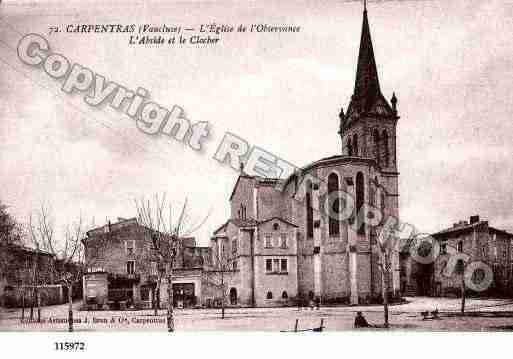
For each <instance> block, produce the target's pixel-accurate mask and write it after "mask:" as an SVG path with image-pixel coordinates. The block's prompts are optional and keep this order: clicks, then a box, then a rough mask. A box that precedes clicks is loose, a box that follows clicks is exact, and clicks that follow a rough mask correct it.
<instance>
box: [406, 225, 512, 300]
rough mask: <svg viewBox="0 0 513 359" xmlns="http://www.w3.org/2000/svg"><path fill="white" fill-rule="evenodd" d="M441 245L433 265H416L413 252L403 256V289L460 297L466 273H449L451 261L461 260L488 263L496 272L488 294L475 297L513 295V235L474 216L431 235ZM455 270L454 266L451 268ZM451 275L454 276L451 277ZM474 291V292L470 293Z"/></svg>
mask: <svg viewBox="0 0 513 359" xmlns="http://www.w3.org/2000/svg"><path fill="white" fill-rule="evenodd" d="M431 236H432V238H434V239H435V240H436V241H437V243H438V245H439V248H440V250H439V255H438V256H436V258H435V260H434V261H433V262H432V263H427V264H422V263H416V262H415V261H414V260H413V259H412V258H411V256H410V255H409V253H407V252H404V253H402V254H401V268H402V272H403V273H402V276H401V282H402V285H401V288H402V290H403V291H404V292H408V294H409V295H431V296H460V295H461V294H460V293H461V283H462V273H461V271H460V270H458V268H456V270H455V271H452V272H448V271H447V270H446V268H447V266H448V265H449V266H450V265H451V263H450V261H451V260H457V259H459V258H460V256H461V255H464V256H465V258H467V259H464V257H461V258H462V260H463V261H464V263H465V265H468V264H469V263H472V262H483V263H485V264H486V265H487V266H488V267H489V268H490V269H491V271H492V273H493V282H492V284H491V286H489V287H488V288H487V289H486V290H485V291H482V292H473V295H490V294H493V295H511V294H512V293H513V273H512V271H513V266H512V245H513V234H511V233H508V232H506V231H503V230H499V229H497V228H494V227H491V226H489V224H488V221H482V220H480V219H479V216H472V217H471V218H470V221H469V222H467V221H460V222H458V223H454V225H453V226H452V227H451V228H448V229H445V230H442V231H440V232H437V233H434V234H432V235H431ZM451 268H452V267H451ZM448 274H450V275H448ZM469 291H470V290H469Z"/></svg>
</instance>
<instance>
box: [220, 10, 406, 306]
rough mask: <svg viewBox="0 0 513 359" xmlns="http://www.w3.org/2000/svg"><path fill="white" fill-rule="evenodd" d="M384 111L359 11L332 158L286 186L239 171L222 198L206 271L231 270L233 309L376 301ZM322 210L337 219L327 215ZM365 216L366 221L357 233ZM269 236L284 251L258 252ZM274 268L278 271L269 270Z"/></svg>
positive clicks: (392, 186)
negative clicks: (225, 213) (221, 218)
mask: <svg viewBox="0 0 513 359" xmlns="http://www.w3.org/2000/svg"><path fill="white" fill-rule="evenodd" d="M391 104H392V105H390V104H389V103H388V101H387V100H386V99H385V98H384V96H383V95H382V94H381V90H380V87H379V80H378V75H377V69H376V63H375V59H374V53H373V49H372V41H371V38H370V29H369V24H368V19H367V12H366V11H364V18H363V26H362V37H361V44H360V53H359V56H358V68H357V73H356V81H355V90H354V94H353V96H352V97H351V102H350V104H349V106H348V110H347V113H344V111H343V110H342V111H341V112H340V116H339V119H340V130H339V135H340V139H341V143H342V146H341V147H342V151H341V155H335V156H332V157H328V158H324V159H321V160H318V161H315V162H314V163H311V164H309V165H307V166H305V167H303V168H300V169H298V170H297V171H295V172H294V173H293V174H292V175H291V176H289V177H287V178H262V177H259V176H254V175H249V174H247V173H245V172H244V170H242V171H241V174H240V176H239V177H238V179H237V182H236V184H235V186H234V189H233V192H232V195H231V197H230V208H231V213H230V219H229V220H228V221H227V222H226V223H225V224H224V225H223V226H221V227H220V228H219V229H218V230H217V231H215V233H214V236H213V238H212V240H211V248H212V252H213V253H214V255H215V256H217V257H218V258H220V261H218V262H217V263H214V265H217V266H219V265H221V264H226V266H227V267H228V268H230V266H231V269H232V270H233V273H232V274H231V276H230V281H231V282H230V283H229V286H230V287H232V288H233V291H236V292H237V293H238V294H237V295H238V297H239V302H240V303H241V304H242V305H252V306H274V305H283V304H287V303H290V302H291V300H292V299H291V298H294V299H296V300H308V299H314V298H319V299H320V300H321V301H323V302H326V303H328V302H333V303H337V302H338V303H342V302H346V303H352V304H358V303H366V302H370V301H374V300H379V298H380V297H381V293H382V279H381V271H380V267H379V265H378V262H379V255H378V250H377V243H376V239H377V233H379V231H380V229H381V225H382V223H383V219H384V218H386V217H387V216H393V217H395V218H396V219H398V218H399V208H398V195H399V194H398V176H399V173H398V172H397V158H396V128H397V120H398V119H399V117H398V115H397V110H396V104H397V99H396V97H395V95H393V96H392V99H391ZM337 191H342V192H344V193H345V195H346V197H347V198H346V199H345V201H346V202H343V200H342V199H340V198H339V197H337V198H339V199H338V200H337V199H336V198H335V197H333V196H330V195H333V194H334V193H337ZM328 198H330V199H329V200H328ZM348 202H354V203H353V205H352V206H351V205H350V204H348ZM344 203H346V206H344ZM329 207H331V208H332V209H333V211H335V213H338V214H335V215H334V216H331V217H330V216H328V214H327V213H328V208H329ZM333 211H331V212H333ZM368 211H372V212H373V213H374V221H366V222H367V223H365V224H364V223H363V222H364V217H366V216H367V212H368ZM269 236H270V237H271V242H272V241H274V240H275V239H276V238H280V236H284V237H286V238H287V241H288V245H287V246H286V248H281V246H280V245H276V244H273V243H271V244H270V245H266V243H267V241H268V238H269ZM276 243H278V242H276ZM235 245H236V248H234V246H235ZM391 257H392V258H391V260H392V263H393V268H392V270H391V273H392V276H391V278H388V279H387V281H388V283H389V284H390V285H389V289H390V291H391V292H393V293H398V291H399V259H398V253H396V252H394V253H392V254H391ZM282 260H285V261H284V264H283V269H284V270H283V271H282V270H281V267H280V270H277V271H275V270H274V267H273V266H274V265H275V263H276V265H280V266H281V264H278V263H281V261H282ZM225 262H226V263H225ZM234 263H235V264H234ZM269 263H270V264H269ZM285 269H286V271H285Z"/></svg>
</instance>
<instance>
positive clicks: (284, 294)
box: [281, 290, 289, 299]
mask: <svg viewBox="0 0 513 359" xmlns="http://www.w3.org/2000/svg"><path fill="white" fill-rule="evenodd" d="M288 298H289V295H288V294H287V291H286V290H284V291H283V293H281V299H288Z"/></svg>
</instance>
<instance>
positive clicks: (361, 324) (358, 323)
mask: <svg viewBox="0 0 513 359" xmlns="http://www.w3.org/2000/svg"><path fill="white" fill-rule="evenodd" d="M354 327H355V328H371V327H372V325H370V324H369V323H368V322H367V319H365V317H364V316H363V314H362V312H356V317H355V318H354Z"/></svg>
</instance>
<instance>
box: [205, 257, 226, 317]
mask: <svg viewBox="0 0 513 359" xmlns="http://www.w3.org/2000/svg"><path fill="white" fill-rule="evenodd" d="M212 255H213V259H214V267H213V268H212V269H210V270H208V271H207V281H208V282H209V283H210V284H212V285H213V286H214V287H217V288H218V289H219V290H220V291H221V319H224V318H225V311H226V309H225V308H226V296H227V292H228V287H227V285H226V284H227V283H226V273H229V272H231V271H232V270H231V268H230V259H229V258H228V256H227V255H226V253H225V251H224V250H221V251H215V252H214V253H213V254H212Z"/></svg>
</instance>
